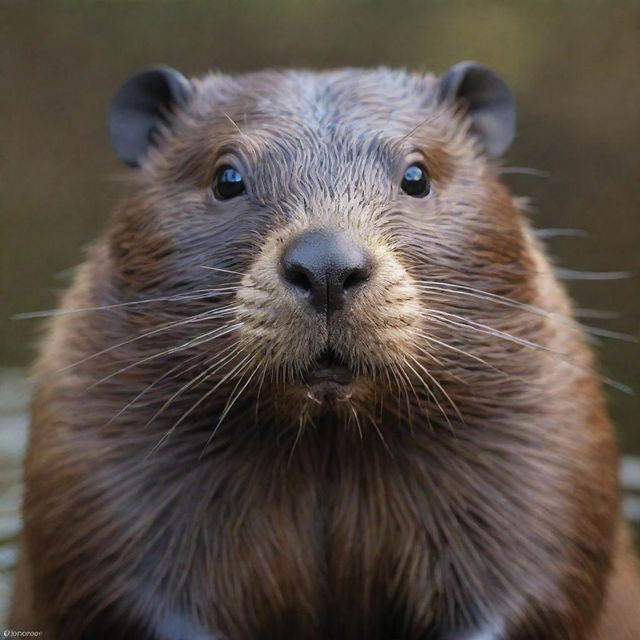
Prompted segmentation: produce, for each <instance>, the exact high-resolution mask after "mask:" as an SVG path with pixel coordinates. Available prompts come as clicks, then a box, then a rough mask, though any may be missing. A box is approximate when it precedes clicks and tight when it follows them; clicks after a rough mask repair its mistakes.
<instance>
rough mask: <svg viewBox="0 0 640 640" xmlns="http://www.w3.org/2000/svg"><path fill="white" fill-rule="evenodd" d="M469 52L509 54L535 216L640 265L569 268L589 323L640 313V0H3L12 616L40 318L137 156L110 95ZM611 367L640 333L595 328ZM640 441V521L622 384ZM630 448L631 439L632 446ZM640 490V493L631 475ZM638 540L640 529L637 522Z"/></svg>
mask: <svg viewBox="0 0 640 640" xmlns="http://www.w3.org/2000/svg"><path fill="white" fill-rule="evenodd" d="M463 59H476V60H479V61H481V62H483V63H485V64H487V65H490V66H492V67H494V68H495V69H496V70H497V71H499V72H500V73H501V74H502V75H503V77H504V78H505V79H506V80H507V81H508V83H509V84H510V86H511V87H512V89H513V91H514V93H515V96H516V99H517V103H518V106H519V114H520V123H519V132H518V136H517V138H516V141H515V144H514V146H513V148H512V149H511V151H510V152H509V154H508V156H507V158H506V159H505V166H506V167H512V168H518V167H519V168H522V167H526V168H529V169H532V171H529V170H523V169H514V171H520V173H517V172H515V173H514V172H512V173H509V174H508V175H506V176H505V179H506V180H507V181H508V183H509V185H510V186H511V188H512V189H513V191H514V192H515V193H516V194H518V195H522V196H527V197H529V198H530V199H531V202H532V204H533V207H534V208H533V213H532V218H533V222H534V224H535V226H536V227H540V228H546V227H554V228H569V229H580V230H582V232H583V233H581V234H580V236H578V237H576V236H563V237H556V238H554V239H551V240H549V248H550V251H551V252H552V254H553V255H554V256H555V258H556V263H557V264H558V266H561V267H563V268H565V269H574V270H587V271H628V272H630V273H631V274H632V277H631V278H629V279H624V280H586V281H585V280H577V281H570V282H568V285H569V287H570V292H571V294H572V295H573V297H574V298H575V300H576V302H577V305H578V306H579V307H581V308H587V309H600V310H605V311H611V312H615V313H617V314H618V317H617V318H614V319H598V320H590V321H589V322H590V323H591V324H595V325H598V326H600V327H604V328H606V329H609V330H614V331H620V332H625V333H628V334H631V335H633V336H638V334H639V329H640V295H639V289H640V287H639V276H638V274H639V273H640V250H639V247H640V224H639V221H640V211H639V208H640V207H639V204H640V150H639V142H640V135H639V134H640V118H639V111H640V110H639V106H640V82H639V80H640V74H639V70H640V3H638V2H631V1H628V2H623V1H617V0H610V1H608V2H607V1H599V2H598V1H595V0H573V1H572V2H569V1H565V2H561V1H559V0H556V1H551V0H546V1H545V0H537V1H533V0H531V1H529V2H523V1H517V0H511V1H509V2H507V1H503V2H491V1H483V2H460V1H451V0H449V1H447V2H445V1H444V0H440V1H425V0H421V1H417V0H413V1H409V0H405V1H396V2H391V1H387V2H373V1H367V0H343V1H342V2H337V1H331V2H329V1H327V2H311V1H308V2H303V1H302V0H276V1H272V2H253V3H250V2H247V1H246V0H245V1H242V0H234V1H229V2H227V1H222V2H213V1H211V2H204V1H200V2H179V1H177V0H173V1H168V0H164V1H159V0H156V1H154V2H151V1H147V2H144V1H141V0H138V1H135V2H125V1H101V2H98V1H93V2H79V1H77V2H66V3H54V2H26V1H20V2H7V1H3V0H0V81H1V82H0V92H1V93H0V134H1V135H0V260H1V262H0V620H1V619H2V618H3V609H4V607H5V605H6V598H7V595H8V593H9V589H10V582H11V574H12V567H13V566H14V565H15V544H14V542H15V539H16V536H17V532H18V531H19V528H20V521H19V515H18V504H19V496H20V473H21V471H20V470H21V462H20V461H21V458H22V454H23V450H24V443H25V437H26V424H27V418H26V411H25V406H26V403H27V399H28V395H29V388H28V385H27V384H26V382H25V367H26V366H27V365H28V363H29V362H30V360H31V359H32V358H33V355H34V352H35V344H36V341H37V336H38V332H39V327H40V326H41V322H40V321H38V320H14V319H12V316H13V315H14V314H16V313H21V312H31V311H36V310H41V309H49V308H51V307H53V306H55V304H56V298H57V292H59V291H60V290H61V289H63V288H64V287H65V286H67V284H68V281H69V274H70V269H71V268H72V267H73V266H74V265H76V264H78V263H79V262H80V261H81V260H82V255H83V247H84V246H85V245H86V244H87V243H88V242H89V241H90V240H91V239H92V238H94V237H95V236H96V235H97V234H98V233H99V232H100V229H101V228H102V227H103V226H104V224H105V220H106V218H107V216H108V214H109V211H110V210H111V209H112V208H113V206H114V204H115V203H116V202H117V200H118V198H119V197H120V195H121V193H122V185H121V184H120V181H119V177H120V176H121V175H122V174H123V171H124V170H123V168H122V167H121V165H120V164H119V162H118V160H117V159H116V157H115V154H114V153H113V151H112V150H111V148H110V146H109V143H108V140H107V135H106V130H105V107H106V104H107V101H108V100H109V98H110V96H111V94H112V93H113V91H114V90H115V89H116V88H117V87H118V85H119V83H120V82H121V81H122V80H123V79H124V78H125V77H126V76H128V75H129V74H131V73H132V72H134V71H136V70H137V69H138V68H140V67H143V66H146V65H149V64H154V63H165V64H169V65H172V66H174V67H177V68H178V69H180V70H181V71H183V72H184V73H185V74H187V75H196V74H202V73H206V71H207V70H210V69H220V70H222V71H226V72H230V73H232V72H242V71H246V70H250V69H258V68H262V67H283V66H285V67H290V66H294V67H310V68H327V67H338V66H344V65H352V66H375V65H389V66H393V67H407V68H409V69H413V70H432V71H435V72H437V73H441V72H442V71H444V70H445V69H447V68H448V67H449V66H450V65H451V64H453V63H455V62H457V61H459V60H463ZM598 351H599V354H600V360H601V363H602V368H603V370H604V372H605V373H606V375H608V376H610V377H611V378H614V379H615V380H618V381H620V382H622V383H624V384H626V385H628V386H630V387H632V388H635V389H637V390H639V391H640V357H639V356H640V347H639V346H638V344H634V343H630V342H623V341H617V340H603V341H601V343H599V344H598ZM609 402H610V409H611V413H612V416H613V418H614V420H615V422H616V424H617V426H618V429H619V433H620V437H621V443H622V448H623V451H624V452H625V453H626V454H627V457H625V459H624V462H623V465H622V468H621V475H622V479H623V483H624V485H625V487H626V488H627V490H628V491H627V493H625V513H626V514H627V515H628V516H629V517H631V518H634V519H636V521H640V493H639V492H640V457H637V456H639V455H640V429H638V416H639V414H640V411H639V409H640V401H639V399H638V396H637V395H628V394H625V393H622V392H620V391H616V390H610V391H609ZM629 454H631V455H629ZM634 489H635V491H634ZM638 539H639V540H640V535H639V537H638Z"/></svg>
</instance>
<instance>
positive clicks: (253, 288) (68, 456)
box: [11, 69, 640, 640]
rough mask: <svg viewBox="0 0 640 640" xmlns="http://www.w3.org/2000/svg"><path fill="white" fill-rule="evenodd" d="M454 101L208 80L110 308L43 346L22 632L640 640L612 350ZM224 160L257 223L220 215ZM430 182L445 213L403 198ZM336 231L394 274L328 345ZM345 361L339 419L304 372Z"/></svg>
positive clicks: (163, 160)
mask: <svg viewBox="0 0 640 640" xmlns="http://www.w3.org/2000/svg"><path fill="white" fill-rule="evenodd" d="M434 82H435V79H434V78H433V76H430V75H428V76H422V75H411V74H406V73H403V72H395V71H388V70H384V69H381V70H376V71H360V70H345V71H339V72H326V73H317V74H316V73H305V72H282V73H275V72H266V73H258V74H251V75H246V76H240V77H235V78H232V77H227V76H222V75H210V76H207V77H206V78H204V79H202V80H196V81H193V86H192V94H191V97H190V100H189V102H188V104H187V106H186V107H185V108H184V110H182V111H180V112H179V113H178V114H177V115H176V117H175V118H173V122H172V132H168V131H167V132H166V135H165V139H164V140H163V142H162V144H160V146H159V148H158V149H157V150H154V151H153V152H152V153H151V155H150V156H149V158H148V159H147V161H146V162H145V163H144V165H143V166H142V168H141V169H140V170H139V171H138V172H137V174H136V185H135V187H134V189H133V191H132V194H131V196H130V198H129V199H128V200H126V201H125V202H124V204H123V205H122V207H121V208H120V209H119V210H118V211H117V212H116V214H115V215H114V217H113V219H112V221H111V223H110V225H109V227H108V229H107V230H106V232H105V233H104V235H103V236H102V238H101V239H99V240H98V241H97V242H96V243H95V244H94V245H93V247H92V248H91V250H90V252H89V255H88V258H87V261H86V263H85V264H84V265H83V266H82V268H81V269H80V271H79V273H78V275H77V278H76V281H75V284H74V285H73V287H72V289H71V290H70V292H69V293H68V294H67V295H66V297H65V299H64V302H63V305H62V308H63V310H67V311H72V310H74V309H79V308H86V307H92V308H95V307H102V308H98V309H93V310H86V311H82V312H77V313H67V314H64V315H61V316H60V317H57V318H56V319H55V320H54V321H53V323H52V326H51V329H50V332H49V334H48V337H47V339H46V341H45V343H44V345H43V349H42V355H41V357H40V359H39V361H38V364H37V367H36V372H35V373H36V378H37V380H38V385H37V391H36V394H35V398H34V402H33V421H32V430H31V439H30V445H29V452H28V458H27V464H26V495H25V502H24V517H25V534H24V542H25V544H24V546H23V555H22V559H21V570H20V577H19V579H18V586H17V589H16V595H15V605H14V610H13V617H12V621H11V625H12V626H14V627H22V628H35V629H43V630H45V637H47V638H54V639H56V640H59V639H63V638H64V639H65V640H67V639H69V640H76V639H78V638H98V637H105V638H106V637H109V638H125V637H126V638H143V637H150V638H164V637H172V638H196V637H208V638H211V637H214V636H215V635H218V636H220V637H225V638H229V640H257V639H277V638H283V639H284V638H296V639H303V638H304V639H308V640H313V639H318V640H320V639H327V640H328V639H329V638H331V639H342V638H344V639H356V638H367V639H368V640H374V639H378V638H379V639H381V640H382V639H383V638H384V639H387V640H391V639H392V638H404V639H407V640H412V639H419V638H420V639H425V640H426V639H432V640H435V639H440V638H442V639H444V638H445V637H446V638H450V637H461V636H454V635H448V634H455V633H462V632H466V631H468V632H479V631H480V630H482V629H484V630H485V632H486V633H487V634H488V635H478V636H474V637H477V638H508V639H509V640H525V639H526V640H538V639H539V640H553V639H558V640H560V639H562V640H582V639H585V640H587V639H591V640H593V639H595V638H597V640H604V639H605V638H607V639H609V638H610V639H614V638H622V637H624V638H634V637H640V635H634V633H635V632H634V631H633V630H634V629H640V613H639V612H638V611H637V609H638V607H635V609H636V610H635V611H634V610H632V607H631V606H630V604H629V603H627V605H625V604H624V599H625V593H627V592H628V590H630V589H632V588H636V587H635V586H633V587H632V585H635V584H636V580H637V579H636V577H635V574H634V573H633V572H632V571H631V570H630V568H629V565H630V562H631V560H630V559H629V560H625V561H623V560H622V558H623V557H624V558H627V557H629V558H630V556H629V551H628V548H627V550H625V548H626V547H624V545H622V546H621V545H617V544H616V542H615V540H616V537H617V536H618V537H620V535H621V534H620V533H619V531H620V525H618V499H617V481H616V452H615V445H614V438H613V433H612V428H611V426H610V424H609V422H608V420H607V417H606V414H605V409H604V403H603V395H602V391H601V388H600V382H599V380H598V376H597V375H596V374H595V373H594V370H593V361H592V357H591V354H590V352H589V350H588V349H587V348H586V347H585V343H584V339H583V335H582V333H581V330H580V329H579V327H578V326H577V324H576V323H575V322H574V321H573V319H572V315H571V308H570V304H569V302H568V301H567V297H566V295H565V293H564V291H563V290H562V288H561V287H560V286H559V285H558V283H557V282H556V280H555V278H554V276H553V275H552V272H551V267H550V264H549V262H548V260H547V259H546V257H545V256H544V253H543V249H542V248H541V247H540V246H539V244H538V243H537V241H536V240H535V239H534V235H533V233H532V231H531V229H530V227H529V224H528V222H527V221H526V219H525V217H524V216H523V215H522V213H521V211H520V210H519V206H518V202H517V201H516V200H514V199H513V198H512V197H511V196H510V195H509V193H508V192H507V191H506V189H505V188H504V187H503V186H502V185H501V183H500V182H499V179H498V171H497V168H496V167H495V166H494V165H493V164H491V163H489V162H488V161H487V160H486V159H485V158H484V156H483V154H482V151H481V149H480V148H479V145H478V143H477V141H476V140H475V138H474V137H473V136H472V135H471V134H470V133H469V131H468V123H467V121H466V119H465V116H464V114H463V113H460V112H456V111H455V110H454V108H453V107H452V106H451V105H446V104H445V105H443V104H439V103H438V101H437V100H436V99H435V95H434ZM224 158H227V159H229V158H231V159H232V162H233V163H234V164H235V165H237V166H238V167H240V168H241V170H242V172H243V174H244V175H245V176H246V182H247V188H248V197H243V198H237V199H234V200H230V201H226V202H217V201H215V200H214V199H213V198H212V197H211V194H210V184H211V180H212V177H213V174H214V171H215V167H216V166H218V165H219V164H220V163H222V162H223V159H224ZM412 158H423V159H424V162H425V164H426V166H427V167H428V170H429V173H430V176H431V180H432V184H433V193H432V195H430V196H429V197H428V198H424V199H413V198H409V197H407V196H405V195H403V194H402V193H401V192H400V191H399V189H398V184H399V182H400V178H401V175H402V172H403V171H404V168H405V167H406V166H407V164H408V163H409V162H410V161H411V159H412ZM227 161H228V160H227ZM315 228H332V229H334V228H335V229H341V230H344V231H346V232H347V233H349V234H350V235H351V236H352V237H353V238H354V239H357V240H358V241H359V242H361V243H362V244H364V245H365V246H366V247H367V249H368V250H369V252H370V253H371V255H372V257H373V261H374V272H373V276H372V277H371V279H370V281H369V282H368V283H367V285H366V286H365V287H363V288H362V290H361V291H360V292H359V293H358V294H357V295H356V296H355V297H354V299H353V303H352V304H351V305H349V306H348V307H347V308H346V309H345V310H343V311H340V312H337V313H335V314H333V315H332V316H331V318H330V319H329V321H328V322H327V320H326V318H325V317H323V316H321V315H319V314H314V313H312V312H311V311H310V310H308V309H306V308H304V307H302V306H300V305H299V304H298V303H297V302H296V301H295V300H294V298H293V297H292V296H291V295H290V293H289V292H288V291H287V289H286V287H284V286H283V284H282V281H281V279H280V277H279V274H278V267H277V265H278V258H279V255H280V253H281V250H282V247H283V246H285V245H286V243H287V242H288V241H289V240H290V239H291V238H293V237H295V235H296V234H298V233H300V232H301V231H303V230H307V229H315ZM205 267H213V268H214V269H207V268H205ZM216 269H217V270H216ZM149 300H151V301H149ZM153 300H155V301H153ZM134 302H139V304H132V303H134ZM118 305H120V306H118ZM105 307H107V308H105ZM198 314H200V315H198ZM328 343H329V344H331V346H332V348H333V349H334V351H335V352H337V353H339V354H340V355H341V357H342V358H343V359H344V360H345V361H346V362H348V363H349V365H350V366H351V368H352V369H354V370H356V371H358V372H359V374H360V375H359V376H358V377H357V378H356V381H355V382H354V384H353V386H352V388H351V397H350V398H347V399H344V398H343V401H342V402H338V401H335V402H331V401H327V402H324V403H322V404H318V402H317V399H314V398H313V397H309V396H308V394H307V391H308V390H307V389H306V387H305V385H304V384H302V383H301V382H300V378H299V376H300V374H301V373H302V372H304V371H305V369H306V368H307V367H308V366H310V364H311V363H312V362H313V360H314V358H315V357H317V356H318V355H319V354H320V353H321V352H322V351H323V350H324V349H325V347H326V345H327V344H328ZM221 417H222V420H220V418H221ZM624 554H626V555H624ZM603 603H606V606H605V605H604V604H603ZM603 610H605V614H604V615H603V614H602V613H601V612H602V611H603ZM607 612H609V613H607ZM619 612H624V613H619ZM622 615H623V616H624V618H625V621H626V622H628V623H629V625H630V626H629V629H631V630H630V631H628V632H627V635H626V636H623V632H622V631H620V632H614V631H612V630H613V629H614V628H616V627H615V625H617V624H618V622H617V620H619V618H620V617H621V616H622ZM633 618H635V620H632V619H633ZM598 628H599V629H600V631H596V630H597V629H598ZM490 632H491V633H490ZM101 634H104V635H101ZM145 634H147V635H145ZM198 634H203V635H198ZM204 634H209V635H204ZM491 634H492V635H491ZM465 637H467V636H465ZM468 637H472V636H468Z"/></svg>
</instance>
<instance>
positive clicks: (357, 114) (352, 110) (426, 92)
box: [204, 69, 435, 135]
mask: <svg viewBox="0 0 640 640" xmlns="http://www.w3.org/2000/svg"><path fill="white" fill-rule="evenodd" d="M434 84H435V82H434V77H433V76H431V75H426V76H425V75H421V74H409V73H406V72H403V71H395V70H393V71H392V70H389V69H378V70H360V69H346V70H340V71H327V72H318V73H314V72H308V71H273V72H259V73H251V74H246V75H243V76H232V77H229V76H210V77H209V78H207V79H206V80H205V82H204V85H205V87H206V91H205V92H204V93H205V94H207V97H208V99H209V108H213V109H215V108H216V107H218V108H222V109H224V112H225V114H227V115H228V116H229V117H231V118H233V119H234V121H236V122H237V123H238V125H239V126H240V127H241V128H243V126H244V127H248V128H250V129H254V130H259V129H260V128H261V127H264V128H265V129H269V130H271V131H273V130H274V128H279V129H281V130H282V131H283V132H284V133H288V132H294V131H295V130H301V129H304V130H306V131H309V132H313V131H316V132H318V133H322V132H324V131H326V130H327V129H331V128H336V127H339V128H342V129H344V130H345V131H346V130H351V131H353V133H355V134H357V135H361V134H362V133H363V132H365V131H367V130H370V131H372V130H378V131H383V130H384V131H388V132H389V133H400V134H401V133H403V132H406V131H407V130H408V128H410V127H411V126H414V125H415V124H416V121H417V120H418V118H420V117H421V115H423V114H424V112H425V109H427V108H428V107H429V104H430V103H431V102H432V98H433V92H434Z"/></svg>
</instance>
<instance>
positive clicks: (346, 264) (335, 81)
mask: <svg viewBox="0 0 640 640" xmlns="http://www.w3.org/2000/svg"><path fill="white" fill-rule="evenodd" d="M109 127H110V134H111V138H112V141H113V143H114V146H115V148H116V150H117V151H118V153H119V154H120V156H121V157H122V158H123V159H124V160H125V162H126V163H128V164H129V165H132V166H135V167H138V170H137V176H138V179H139V182H140V183H141V184H140V187H141V188H140V191H139V192H138V195H137V196H136V197H135V198H134V199H133V200H132V201H131V202H130V203H129V205H128V206H127V207H125V208H124V210H123V211H122V212H121V213H120V215H119V217H117V218H116V221H115V224H114V225H113V227H112V231H111V235H110V246H111V259H112V260H113V263H114V271H115V273H116V276H117V281H118V287H119V291H121V292H122V291H124V292H126V298H127V299H135V296H143V297H146V298H153V297H158V296H166V298H167V301H166V302H164V303H163V304H162V319H163V321H164V324H165V325H166V324H170V323H171V322H173V323H174V325H173V326H175V327H176V331H178V329H179V331H180V332H179V334H177V335H179V339H178V338H177V337H176V338H175V340H174V342H175V351H174V353H176V354H178V353H180V352H181V350H182V351H187V352H189V353H191V352H194V353H195V351H196V350H197V351H198V352H199V353H201V354H208V356H207V358H205V360H204V362H205V365H206V367H210V369H209V371H210V375H211V382H210V384H209V385H208V386H207V381H208V375H209V374H207V373H206V369H205V368H204V366H205V365H203V367H202V368H200V369H198V368H197V367H196V369H195V370H194V376H195V375H196V374H197V375H201V376H202V377H201V379H200V381H199V384H201V385H202V386H201V388H202V389H204V391H203V392H206V390H207V389H211V388H213V386H215V385H218V384H221V381H222V380H224V383H225V384H224V385H223V386H222V387H220V389H222V388H223V387H224V388H225V389H226V391H225V393H226V397H228V396H229V395H230V393H231V392H230V390H229V389H230V388H232V389H234V393H235V394H236V395H239V394H245V395H247V396H248V395H250V394H251V393H252V392H255V390H257V388H258V387H260V388H261V390H262V393H263V394H266V395H267V396H277V397H281V398H283V399H284V400H285V401H284V402H283V403H282V406H283V407H284V406H286V407H287V408H288V410H292V411H293V413H294V414H295V415H298V414H302V413H305V412H306V413H309V414H313V412H323V411H326V410H328V409H331V410H340V411H343V410H344V411H346V413H347V414H349V413H351V412H358V411H359V412H364V413H367V411H369V410H372V407H373V406H375V402H374V400H375V398H377V397H378V398H379V397H380V396H381V395H385V394H386V395H388V396H390V397H393V398H397V397H402V398H403V399H402V400H401V402H400V404H403V403H404V402H405V401H407V402H408V403H412V402H418V403H420V402H422V403H424V404H425V405H431V406H438V407H441V408H442V406H443V405H445V404H446V403H447V400H446V398H447V396H448V391H447V388H448V387H450V386H451V385H455V384H459V385H460V384H467V385H468V384H472V383H473V381H474V380H475V379H477V378H478V377H479V376H485V377H486V376H489V377H490V376H492V375H494V374H495V373H496V371H498V370H499V368H500V364H499V363H498V364H496V362H495V361H494V360H495V358H493V354H494V353H496V352H497V351H499V353H500V358H501V359H504V357H505V355H507V356H508V353H509V350H510V347H513V348H517V347H518V342H517V341H513V342H509V341H505V340H503V339H501V337H500V333H502V332H505V333H509V331H510V328H511V327H510V326H509V325H510V322H511V321H512V319H513V316H514V310H513V308H510V307H509V304H510V303H509V302H506V303H505V304H506V306H503V305H501V304H497V303H496V301H498V300H503V301H512V302H513V305H522V304H523V303H527V302H530V301H531V296H532V295H533V294H532V291H531V286H530V281H531V277H530V273H531V268H532V267H531V264H530V262H531V259H530V257H529V256H530V251H529V249H528V248H527V243H528V239H527V238H528V236H527V233H526V232H525V225H524V224H523V221H522V218H521V216H520V214H519V213H518V211H517V209H516V207H515V205H514V202H513V200H512V199H511V197H510V196H509V195H508V194H507V192H506V190H505V189H504V188H503V187H502V186H501V184H500V182H499V180H498V171H497V168H496V165H495V163H494V159H495V158H497V157H498V156H499V155H500V154H501V153H502V152H503V151H504V150H505V149H506V148H507V146H508V145H509V144H510V142H511V140H512V138H513V135H514V127H515V112H514V106H513V101H512V98H511V96H510V93H509V90H508V89H507V87H506V86H505V84H504V83H503V81H502V80H501V79H500V78H499V77H498V76H497V75H496V74H495V73H494V72H493V71H491V70H489V69H487V68H485V67H483V66H480V65H478V64H475V63H470V62H464V63H460V64H458V65H455V66H454V67H453V68H451V69H450V70H449V71H448V72H447V73H445V74H444V75H443V76H442V77H440V78H436V77H435V76H433V75H431V74H427V75H423V74H411V73H406V72H403V71H390V70H387V69H379V70H372V71H363V70H352V69H347V70H341V71H332V72H321V73H312V72H289V71H284V72H262V73H252V74H248V75H243V76H238V77H229V76H226V75H219V74H210V75H207V76H205V77H204V78H202V79H196V80H191V81H189V80H186V79H185V78H184V77H183V76H182V75H180V74H179V73H178V72H176V71H174V70H171V69H168V68H156V69H151V70H147V71H144V72H142V73H140V74H138V75H136V76H134V77H132V78H131V79H129V80H128V81H127V82H125V84H124V85H123V86H122V87H121V89H120V90H119V92H118V93H117V94H116V96H115V98H114V100H113V102H112V104H111V108H110V112H109ZM171 296H174V297H173V298H172V297H171ZM138 314H140V311H138ZM167 321H169V322H168V323H167ZM149 328H153V327H152V326H150V327H149ZM163 335H164V334H163ZM509 335H511V334H509ZM498 343H499V348H497V347H496V345H497V344H498ZM505 345H506V346H505ZM164 346H165V348H168V349H171V344H170V343H167V344H165V345H164ZM223 374H224V375H223ZM492 380H493V382H494V383H495V379H492ZM214 383H215V385H214ZM227 383H228V384H229V385H230V387H228V386H226V385H227ZM267 388H268V390H265V389H267Z"/></svg>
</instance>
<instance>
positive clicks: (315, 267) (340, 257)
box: [282, 231, 371, 315]
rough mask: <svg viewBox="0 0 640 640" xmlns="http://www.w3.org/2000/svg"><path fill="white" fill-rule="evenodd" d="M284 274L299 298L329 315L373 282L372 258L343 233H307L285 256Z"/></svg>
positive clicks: (292, 243)
mask: <svg viewBox="0 0 640 640" xmlns="http://www.w3.org/2000/svg"><path fill="white" fill-rule="evenodd" d="M282 274H283V277H284V280H285V281H286V282H287V283H288V284H289V285H290V286H291V287H293V288H294V290H295V291H296V293H298V295H300V296H302V297H303V298H306V300H307V301H308V302H309V304H310V305H311V306H312V307H313V308H314V309H315V310H316V311H318V312H319V313H326V314H327V315H328V314H330V313H332V312H333V311H337V310H338V309H340V308H341V307H343V306H344V303H345V302H346V300H347V298H348V297H349V295H350V294H351V293H352V292H353V291H354V290H355V289H356V288H358V287H359V286H360V285H362V284H363V283H364V282H366V280H368V279H369V276H370V275H371V257H370V255H369V252H368V251H367V250H366V249H365V248H364V247H363V246H362V245H360V244H358V243H357V242H355V241H354V240H352V239H351V238H350V237H349V236H348V235H347V234H345V233H343V232H340V231H307V232H306V233H303V234H302V235H300V236H298V237H297V238H296V239H295V240H294V241H293V242H291V243H290V244H289V245H288V246H287V248H286V249H285V251H284V253H283V254H282Z"/></svg>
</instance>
